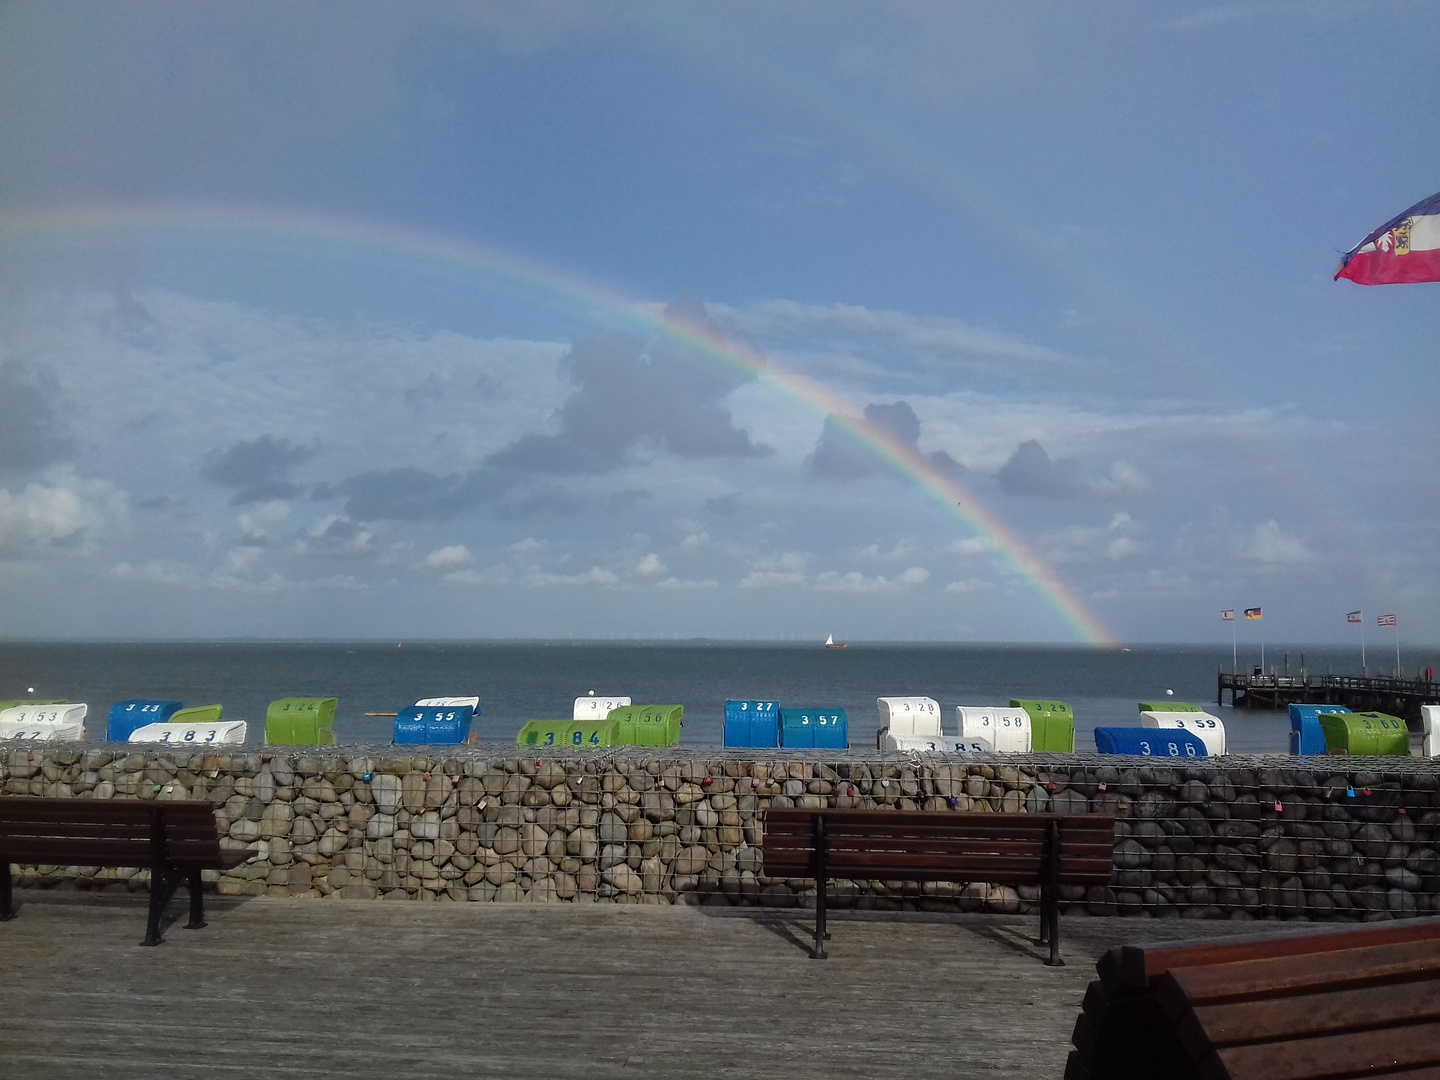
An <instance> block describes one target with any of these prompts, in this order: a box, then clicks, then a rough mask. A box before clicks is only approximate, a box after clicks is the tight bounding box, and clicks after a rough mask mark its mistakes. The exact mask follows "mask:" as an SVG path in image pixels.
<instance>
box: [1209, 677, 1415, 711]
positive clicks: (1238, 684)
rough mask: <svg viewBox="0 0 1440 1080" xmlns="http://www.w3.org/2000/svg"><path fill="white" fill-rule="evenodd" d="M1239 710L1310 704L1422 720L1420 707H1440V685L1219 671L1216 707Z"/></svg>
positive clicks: (1403, 680) (1400, 679) (1395, 679)
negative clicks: (1229, 704) (1364, 710)
mask: <svg viewBox="0 0 1440 1080" xmlns="http://www.w3.org/2000/svg"><path fill="white" fill-rule="evenodd" d="M1227 690H1228V691H1229V692H1230V703H1231V705H1233V706H1236V707H1238V708H1259V709H1283V708H1286V707H1287V706H1288V705H1291V704H1294V703H1299V702H1309V703H1315V704H1325V705H1345V706H1347V707H1349V708H1358V709H1379V710H1382V711H1389V712H1394V713H1395V714H1396V715H1399V716H1413V717H1415V718H1418V717H1419V715H1420V706H1421V705H1424V704H1440V682H1437V681H1435V680H1433V679H1426V678H1414V679H1409V678H1405V677H1403V676H1393V675H1332V674H1328V673H1327V674H1324V675H1316V674H1312V673H1310V672H1302V673H1301V674H1299V675H1278V674H1272V675H1255V674H1245V673H1242V672H1238V671H1226V670H1225V669H1224V668H1221V669H1220V670H1219V672H1218V675H1217V681H1216V693H1215V701H1216V704H1220V705H1223V704H1224V703H1225V691H1227Z"/></svg>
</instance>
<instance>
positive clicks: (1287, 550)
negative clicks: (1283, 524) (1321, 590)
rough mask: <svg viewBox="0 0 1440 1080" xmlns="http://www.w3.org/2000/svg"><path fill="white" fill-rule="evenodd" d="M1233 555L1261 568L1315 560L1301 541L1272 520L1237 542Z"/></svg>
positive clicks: (1312, 553)
mask: <svg viewBox="0 0 1440 1080" xmlns="http://www.w3.org/2000/svg"><path fill="white" fill-rule="evenodd" d="M1235 554H1236V556H1237V557H1238V558H1241V559H1244V560H1245V561H1246V562H1251V563H1258V564H1260V565H1261V566H1286V565H1289V566H1293V565H1297V564H1300V563H1308V562H1314V561H1315V559H1316V558H1317V556H1316V554H1315V552H1313V551H1311V550H1310V548H1308V547H1307V546H1306V545H1305V543H1304V542H1303V541H1302V540H1300V539H1298V538H1297V537H1294V536H1290V535H1288V534H1286V533H1285V532H1284V531H1283V530H1282V529H1281V528H1280V524H1279V522H1277V521H1275V520H1274V519H1271V520H1270V521H1266V522H1264V523H1262V524H1260V525H1257V526H1255V528H1254V529H1253V530H1252V531H1251V532H1250V534H1249V535H1248V536H1245V537H1242V538H1241V539H1240V540H1239V541H1237V542H1236V544H1235Z"/></svg>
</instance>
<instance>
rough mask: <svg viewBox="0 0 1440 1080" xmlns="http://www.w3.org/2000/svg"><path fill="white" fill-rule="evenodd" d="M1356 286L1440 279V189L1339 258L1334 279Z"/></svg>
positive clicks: (1392, 219) (1382, 226)
mask: <svg viewBox="0 0 1440 1080" xmlns="http://www.w3.org/2000/svg"><path fill="white" fill-rule="evenodd" d="M1342 277H1343V278H1349V279H1350V280H1351V281H1353V282H1355V284H1357V285H1396V284H1404V283H1406V282H1412V281H1440V192H1436V193H1435V194H1434V195H1431V196H1430V198H1428V199H1425V200H1424V201H1423V202H1418V203H1416V204H1415V205H1414V206H1412V207H1410V209H1409V210H1406V211H1405V212H1404V213H1403V214H1401V215H1399V216H1398V217H1394V218H1391V219H1390V220H1389V221H1387V222H1386V223H1385V224H1384V225H1381V226H1380V227H1379V228H1378V229H1376V230H1375V231H1374V232H1372V233H1371V234H1370V235H1369V236H1367V237H1366V238H1365V239H1364V240H1361V241H1360V243H1358V244H1356V245H1355V246H1354V247H1353V248H1351V249H1350V250H1349V251H1347V252H1346V253H1345V254H1344V255H1342V256H1341V257H1340V268H1339V269H1338V270H1336V271H1335V279H1336V280H1337V281H1338V280H1339V279H1340V278H1342Z"/></svg>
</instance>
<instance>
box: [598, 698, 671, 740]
mask: <svg viewBox="0 0 1440 1080" xmlns="http://www.w3.org/2000/svg"><path fill="white" fill-rule="evenodd" d="M684 716H685V707H684V706H683V705H624V706H621V707H620V708H618V709H611V710H610V715H609V716H607V717H606V719H607V720H614V721H615V722H616V723H617V724H619V735H620V744H619V745H621V746H677V745H679V742H680V724H681V722H682V720H683V719H684Z"/></svg>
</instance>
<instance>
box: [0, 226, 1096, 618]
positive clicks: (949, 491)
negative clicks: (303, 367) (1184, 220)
mask: <svg viewBox="0 0 1440 1080" xmlns="http://www.w3.org/2000/svg"><path fill="white" fill-rule="evenodd" d="M136 231H172V232H173V231H181V232H227V233H238V234H251V235H256V236H265V237H277V238H282V239H285V240H289V241H295V240H300V241H308V242H314V243H322V244H328V245H337V246H340V247H349V248H356V249H364V250H367V251H377V250H378V251H385V252H391V253H398V254H401V255H404V256H407V257H410V258H417V259H421V260H425V261H430V262H436V263H440V264H442V265H449V266H453V267H456V268H459V269H462V270H464V271H467V272H471V273H474V272H479V273H482V274H485V275H487V276H490V277H494V278H499V279H501V280H506V281H509V282H513V283H515V284H518V285H521V286H524V287H525V288H527V289H533V290H537V291H539V292H541V293H542V294H547V295H550V296H554V297H558V298H561V299H563V300H565V301H567V302H569V303H572V304H575V305H578V306H580V307H582V308H589V309H592V310H593V309H598V310H601V311H604V312H606V313H607V314H609V315H611V316H616V317H618V318H620V319H621V320H622V321H623V322H625V323H628V324H630V325H632V326H635V327H636V328H638V329H643V330H644V331H646V332H647V333H650V334H654V335H657V336H659V337H661V338H663V339H666V340H669V341H672V342H674V343H675V344H677V345H679V346H682V347H684V348H686V349H689V350H691V351H693V352H695V353H698V354H700V355H702V356H704V357H706V358H707V359H709V360H710V361H712V362H714V363H716V364H719V365H721V366H724V367H727V368H730V369H732V370H736V371H739V372H742V373H744V374H745V375H746V376H747V377H750V376H753V377H755V378H758V379H759V380H761V382H762V383H764V384H765V385H766V386H769V387H771V388H772V389H774V390H775V391H777V392H778V393H780V394H781V395H783V396H784V397H786V398H788V399H789V400H791V401H792V402H794V403H795V404H797V405H798V406H800V407H801V408H802V409H804V410H806V411H809V412H812V413H815V414H817V415H819V416H820V417H822V418H823V417H827V416H831V417H833V418H834V423H835V424H837V425H838V426H839V428H840V429H841V431H842V432H843V433H844V434H845V435H846V436H848V437H849V438H850V439H851V440H853V441H854V443H855V444H856V445H858V446H860V447H862V448H863V449H864V450H865V451H866V452H868V453H870V454H872V455H873V456H874V457H876V458H877V459H879V460H880V461H881V462H883V463H884V464H885V465H886V466H887V467H888V468H890V469H891V470H893V471H894V472H897V473H899V474H900V475H902V476H904V477H906V478H907V479H909V480H910V481H911V482H912V483H914V484H915V485H916V486H917V487H918V488H919V489H920V490H921V491H922V492H924V493H925V494H926V495H928V496H929V497H931V498H932V499H933V500H935V501H936V502H938V503H939V504H940V505H941V506H942V507H943V508H944V509H945V510H946V511H947V512H948V513H949V514H950V515H952V516H953V517H956V518H958V519H959V520H960V521H961V522H962V523H964V525H965V526H966V528H967V529H968V530H969V531H970V532H971V533H973V534H975V535H977V536H981V537H984V538H986V539H988V540H989V541H990V542H991V544H992V545H993V547H994V550H995V551H996V553H997V554H999V555H1000V556H1001V558H1002V559H1003V560H1004V561H1005V562H1006V563H1007V564H1008V565H1009V566H1010V567H1011V568H1012V569H1013V570H1014V571H1015V572H1017V573H1018V574H1019V575H1020V577H1021V578H1022V579H1023V580H1025V581H1026V582H1028V583H1029V584H1030V586H1031V587H1032V588H1034V590H1035V591H1036V592H1037V594H1038V595H1039V596H1041V597H1042V598H1043V599H1044V600H1045V601H1046V603H1047V604H1048V605H1049V607H1050V608H1051V609H1053V611H1054V612H1055V614H1056V615H1057V616H1058V617H1059V618H1060V620H1061V621H1062V623H1063V624H1064V625H1065V626H1066V627H1067V628H1068V629H1069V630H1070V632H1072V633H1073V634H1074V635H1075V636H1076V637H1077V638H1078V639H1079V640H1080V641H1081V642H1083V643H1085V644H1088V645H1095V646H1113V645H1115V644H1117V640H1116V638H1115V637H1114V636H1113V635H1112V634H1111V632H1110V631H1109V629H1108V628H1107V627H1106V626H1105V625H1104V623H1102V622H1101V621H1100V620H1099V618H1097V617H1096V616H1095V615H1094V614H1093V613H1092V612H1090V611H1089V610H1088V609H1087V608H1086V606H1085V605H1084V603H1083V602H1082V601H1081V600H1080V598H1079V597H1077V596H1076V595H1075V594H1074V592H1073V591H1072V590H1071V589H1070V588H1069V587H1068V586H1067V585H1066V584H1065V583H1064V582H1063V581H1062V580H1061V579H1060V578H1059V576H1058V575H1056V574H1055V572H1054V571H1053V570H1052V569H1051V568H1050V567H1049V566H1047V565H1046V563H1045V562H1044V560H1042V559H1041V558H1040V556H1039V555H1037V554H1036V553H1035V552H1034V551H1032V550H1031V549H1030V548H1029V547H1028V546H1027V545H1026V544H1025V542H1024V541H1023V540H1021V539H1020V537H1018V536H1017V535H1015V533H1014V532H1013V531H1012V530H1010V529H1009V528H1008V527H1007V526H1006V525H1005V524H1004V522H1002V521H1001V520H1000V519H999V518H998V517H997V516H996V515H995V514H994V513H993V512H991V511H990V510H989V509H988V508H987V507H986V506H985V505H984V503H982V502H981V501H980V500H979V499H978V498H976V496H975V495H974V493H972V492H971V491H969V490H968V489H966V488H965V487H964V486H963V485H962V484H961V483H960V482H959V481H957V480H955V479H954V478H953V477H951V476H949V475H948V474H946V473H944V472H942V471H941V470H940V469H939V468H937V467H936V465H935V464H934V463H933V462H932V461H930V459H929V458H927V457H925V456H924V455H923V454H921V453H920V452H918V451H917V450H916V449H915V448H914V447H912V446H909V445H908V444H906V443H905V442H903V441H901V440H900V439H897V438H895V437H894V436H893V435H891V434H890V433H889V432H887V431H885V430H884V429H882V428H879V427H878V426H876V425H873V424H869V423H866V422H865V421H864V420H862V419H860V418H859V417H858V416H856V415H855V410H854V407H853V405H851V403H849V402H847V401H846V400H845V399H843V398H842V397H841V396H840V395H838V394H836V393H835V392H834V391H832V390H830V389H829V388H828V387H826V386H824V385H823V384H821V383H819V382H816V381H815V380H813V379H809V378H806V377H804V376H802V375H798V374H795V373H793V372H787V371H783V370H781V369H779V368H777V367H776V366H775V365H774V364H773V363H771V361H770V360H769V359H768V358H767V357H765V356H764V355H762V354H761V353H759V352H757V351H755V350H753V349H750V348H748V347H746V346H744V345H740V344H737V343H736V342H734V341H730V340H727V339H724V338H722V337H720V336H718V335H716V334H715V333H713V332H711V331H710V330H709V329H707V328H704V327H699V326H695V325H693V324H690V323H687V322H683V321H679V320H676V319H673V318H667V317H666V316H665V315H664V314H663V313H661V312H660V309H659V307H658V306H657V305H655V304H653V303H645V302H642V301H639V300H637V299H635V298H632V297H627V296H624V295H622V294H621V293H620V292H618V291H617V290H615V289H613V288H611V287H609V286H606V285H602V284H600V283H599V282H595V281H591V280H588V279H586V278H583V277H581V276H579V275H576V274H572V273H566V272H563V271H558V270H555V269H552V268H550V267H546V266H542V265H541V264H539V263H537V262H534V261H530V260H526V259H523V258H520V257H518V256H516V255H513V254H511V253H507V252H501V251H498V250H496V249H494V248H490V247H484V246H481V245H479V244H474V243H471V242H468V241H459V240H455V239H452V238H449V237H442V236H438V235H434V234H431V233H426V232H422V231H419V230H415V229H409V228H401V227H396V226H387V225H374V224H370V223H366V224H363V225H362V224H359V223H356V222H353V221H348V220H345V219H341V218H335V217H328V216H325V215H322V214H313V213H305V214H298V213H290V212H283V211H276V210H270V209H263V210H262V209H246V208H237V207H210V206H205V207H168V206H166V207H158V206H106V205H90V206H70V207H55V208H40V209H32V210H28V211H24V212H5V213H0V237H7V236H8V237H12V238H16V239H23V238H26V237H29V236H34V237H37V238H49V237H54V236H56V235H64V234H66V233H75V234H84V235H97V234H104V233H107V232H112V233H128V232H136Z"/></svg>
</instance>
